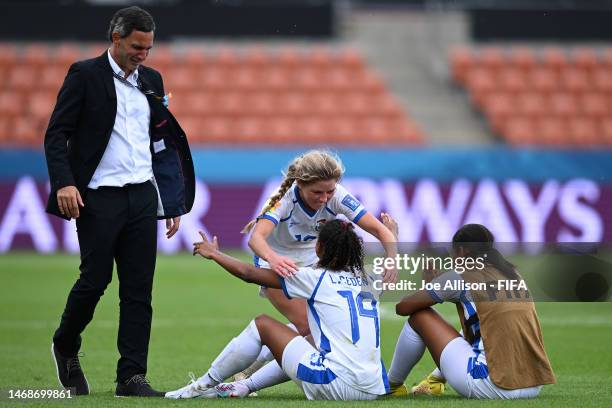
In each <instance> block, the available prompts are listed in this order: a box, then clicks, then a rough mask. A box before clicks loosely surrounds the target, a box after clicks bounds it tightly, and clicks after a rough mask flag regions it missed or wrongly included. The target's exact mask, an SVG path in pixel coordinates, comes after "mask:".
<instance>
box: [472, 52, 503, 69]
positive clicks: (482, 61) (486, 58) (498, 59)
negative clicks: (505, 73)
mask: <svg viewBox="0 0 612 408" xmlns="http://www.w3.org/2000/svg"><path fill="white" fill-rule="evenodd" d="M478 65H479V66H481V67H483V68H487V69H489V70H491V71H497V70H499V69H501V68H503V67H504V66H505V65H506V55H505V54H504V52H503V51H502V50H501V49H500V48H498V47H486V48H484V49H482V50H481V51H480V54H479V55H478Z"/></svg>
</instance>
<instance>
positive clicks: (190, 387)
mask: <svg viewBox="0 0 612 408" xmlns="http://www.w3.org/2000/svg"><path fill="white" fill-rule="evenodd" d="M189 376H190V377H191V381H189V384H187V385H186V386H184V387H183V388H179V389H178V390H174V391H168V392H167V393H166V395H165V398H168V399H189V398H211V397H207V396H206V392H207V391H211V390H213V389H214V387H208V386H205V385H203V384H200V383H199V379H198V380H196V379H195V376H194V375H193V373H189ZM213 398H214V397H213Z"/></svg>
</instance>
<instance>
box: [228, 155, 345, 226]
mask: <svg viewBox="0 0 612 408" xmlns="http://www.w3.org/2000/svg"><path fill="white" fill-rule="evenodd" d="M343 174H344V167H343V166H342V161H341V160H340V158H339V157H338V156H336V155H335V154H333V153H331V152H328V151H322V150H310V151H309V152H306V153H305V154H303V155H301V156H298V157H296V158H295V159H293V161H292V162H291V164H290V165H289V167H288V168H287V172H286V173H285V175H284V176H285V178H284V179H283V182H282V183H281V185H280V187H279V188H278V191H277V192H276V194H274V195H272V196H271V197H270V198H269V199H268V202H267V203H266V205H265V206H264V208H263V209H262V210H261V212H260V213H259V216H257V218H255V219H254V220H251V221H249V223H248V224H247V225H245V226H244V228H242V231H240V232H241V233H242V234H248V233H249V232H251V230H252V229H253V227H254V226H255V224H256V223H257V220H258V219H259V218H260V217H261V216H263V215H264V214H265V213H267V212H268V211H270V210H271V209H272V208H274V206H275V205H276V203H278V202H279V201H280V199H281V198H283V196H284V195H285V194H286V193H287V191H288V190H289V189H290V188H291V186H292V185H293V183H294V182H295V181H301V182H303V183H306V184H309V183H315V182H317V181H321V180H340V179H341V178H342V175H343Z"/></svg>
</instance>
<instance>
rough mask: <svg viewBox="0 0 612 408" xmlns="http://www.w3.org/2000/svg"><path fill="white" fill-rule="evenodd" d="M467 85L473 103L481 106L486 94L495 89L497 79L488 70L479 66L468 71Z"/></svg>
mask: <svg viewBox="0 0 612 408" xmlns="http://www.w3.org/2000/svg"><path fill="white" fill-rule="evenodd" d="M467 87H468V90H469V91H470V95H471V97H472V101H473V103H474V104H475V105H476V106H478V107H481V106H482V105H483V103H484V101H485V99H486V97H487V95H489V94H491V93H492V92H493V91H494V90H495V89H496V87H497V81H496V79H495V76H494V75H493V73H492V72H491V71H490V70H488V69H484V68H479V69H474V70H472V71H470V73H469V74H468V79H467Z"/></svg>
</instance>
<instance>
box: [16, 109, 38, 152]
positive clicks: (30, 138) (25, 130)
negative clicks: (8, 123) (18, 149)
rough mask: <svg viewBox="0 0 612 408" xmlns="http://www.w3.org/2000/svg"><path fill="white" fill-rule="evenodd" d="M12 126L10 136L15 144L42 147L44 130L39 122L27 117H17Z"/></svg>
mask: <svg viewBox="0 0 612 408" xmlns="http://www.w3.org/2000/svg"><path fill="white" fill-rule="evenodd" d="M13 124H14V126H13V129H12V134H13V135H14V137H15V141H16V142H17V143H19V144H23V145H26V146H35V147H40V146H41V145H42V141H43V133H44V129H43V126H42V125H41V122H38V121H36V120H32V118H30V117H27V116H19V117H17V118H15V121H14V122H13Z"/></svg>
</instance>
